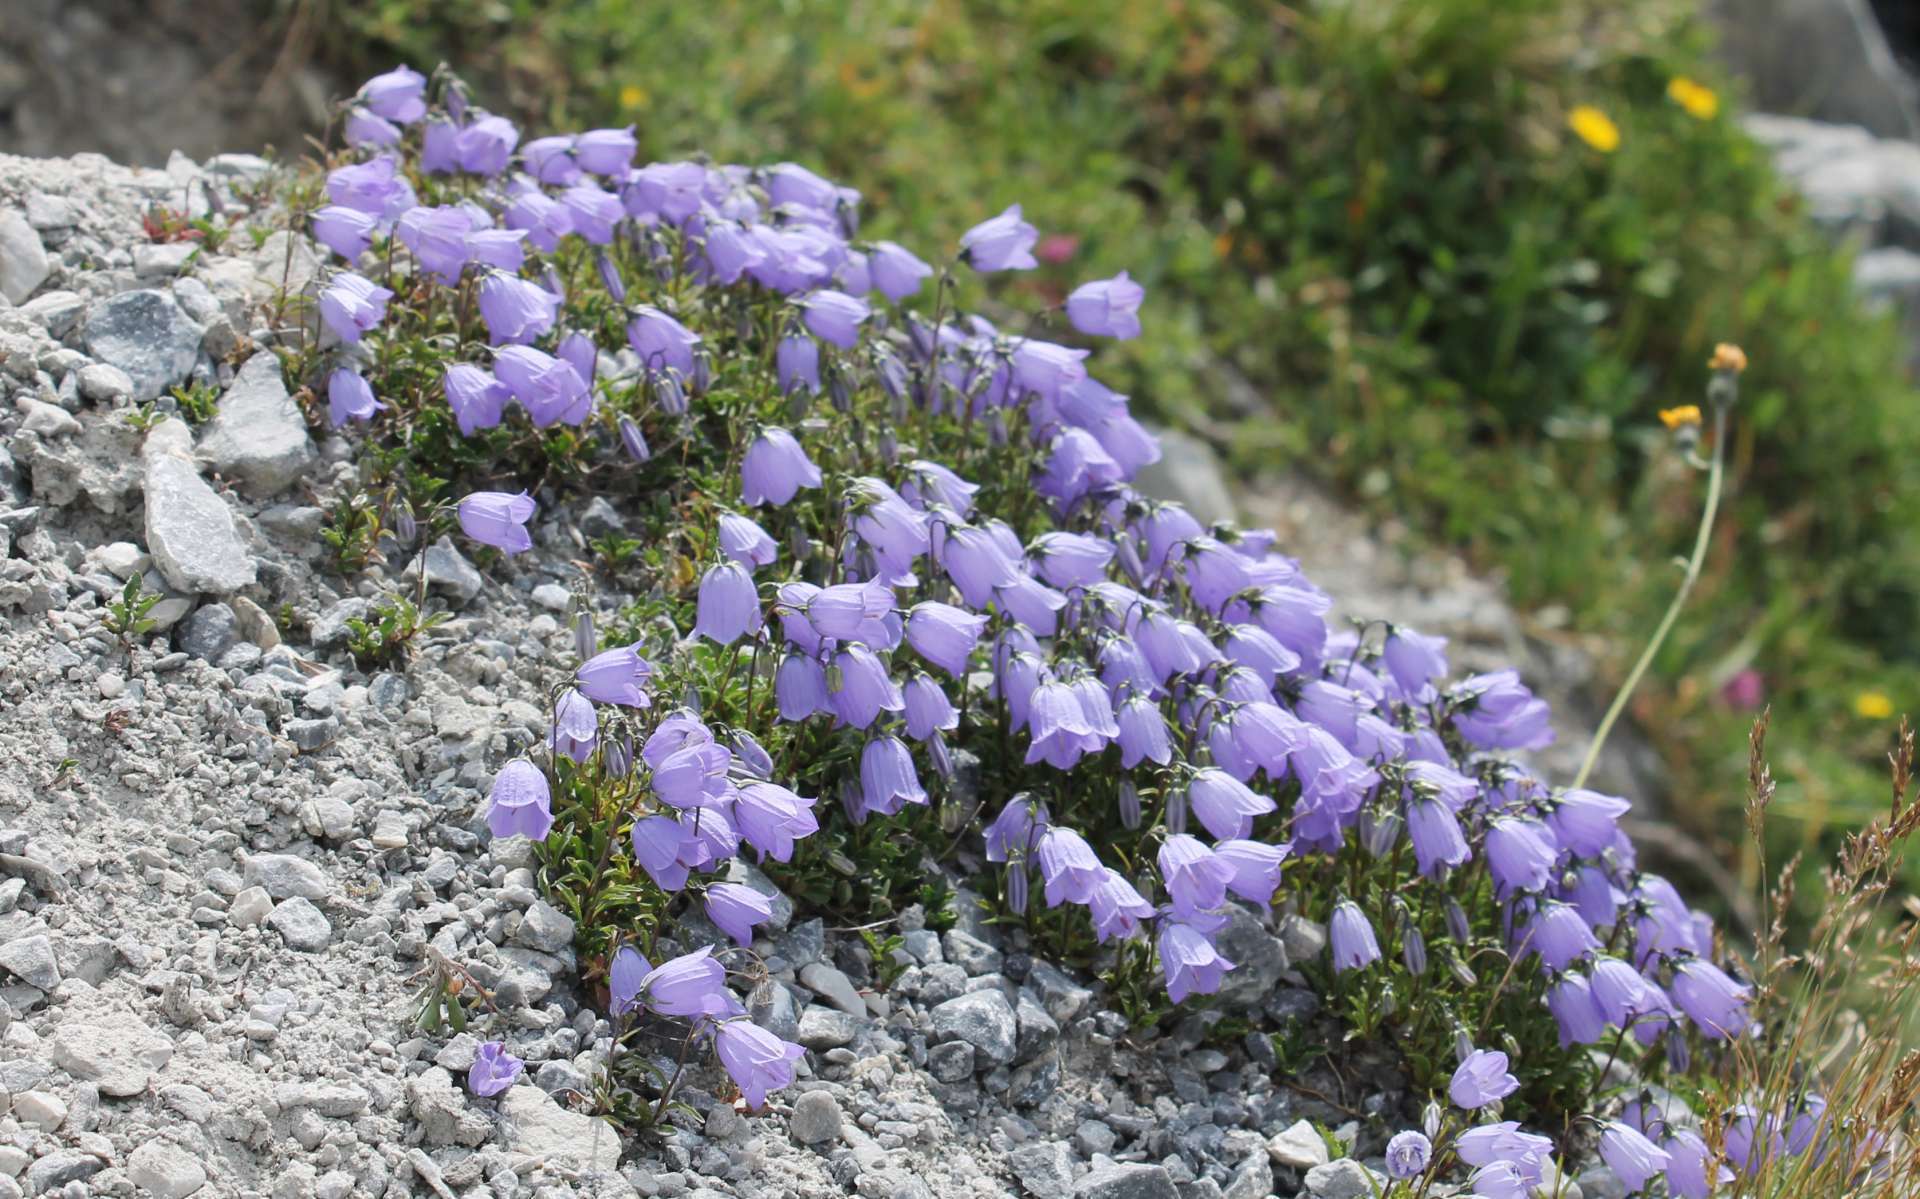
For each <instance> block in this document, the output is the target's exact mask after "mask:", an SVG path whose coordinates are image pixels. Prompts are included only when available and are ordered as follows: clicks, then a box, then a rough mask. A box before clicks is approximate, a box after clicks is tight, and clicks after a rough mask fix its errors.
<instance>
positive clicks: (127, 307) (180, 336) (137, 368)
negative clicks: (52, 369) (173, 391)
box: [87, 290, 201, 401]
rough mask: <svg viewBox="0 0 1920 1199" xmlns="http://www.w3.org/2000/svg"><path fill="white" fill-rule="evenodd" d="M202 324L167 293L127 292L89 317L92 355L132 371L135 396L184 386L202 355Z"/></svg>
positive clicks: (100, 305)
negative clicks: (194, 319) (197, 322)
mask: <svg viewBox="0 0 1920 1199" xmlns="http://www.w3.org/2000/svg"><path fill="white" fill-rule="evenodd" d="M200 336H201V331H200V326H198V325H196V324H194V323H193V319H192V318H191V317H189V316H188V315H187V314H186V312H185V311H184V310H183V309H182V308H181V307H180V305H179V303H178V302H176V301H175V300H174V298H173V296H172V294H170V293H168V292H164V291H151V290H143V291H123V292H121V293H120V294H119V295H116V296H110V297H108V298H107V299H105V300H101V301H99V302H98V303H96V304H95V305H94V306H93V308H92V309H91V310H89V311H88V313H87V352H88V353H89V354H91V355H93V357H95V358H97V359H99V360H100V361H101V362H105V363H107V364H109V365H111V366H117V367H119V368H120V369H121V370H123V371H125V372H127V377H128V378H130V379H132V380H133V398H134V399H136V400H142V401H144V400H152V399H158V398H159V397H160V396H161V395H164V394H165V393H166V390H167V389H168V388H169V387H173V386H175V385H177V384H180V383H184V382H186V380H187V376H188V375H189V374H191V373H192V372H193V364H194V362H195V361H196V360H198V358H199V356H200Z"/></svg>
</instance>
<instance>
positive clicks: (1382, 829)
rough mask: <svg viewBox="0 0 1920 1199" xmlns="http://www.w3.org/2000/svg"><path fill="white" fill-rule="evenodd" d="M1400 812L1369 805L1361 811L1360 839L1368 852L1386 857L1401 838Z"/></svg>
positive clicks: (1377, 856) (1378, 856)
mask: <svg viewBox="0 0 1920 1199" xmlns="http://www.w3.org/2000/svg"><path fill="white" fill-rule="evenodd" d="M1400 825H1401V820H1400V813H1398V812H1395V811H1392V810H1391V809H1381V808H1374V807H1371V806H1370V807H1367V808H1365V809H1363V810H1362V811H1361V813H1360V840H1361V843H1362V844H1364V845H1365V846H1366V847H1367V852H1368V853H1370V854H1372V855H1373V856H1374V857H1376V858H1384V857H1386V856H1387V855H1388V854H1390V853H1392V852H1393V846H1394V843H1395V842H1397V841H1398V840H1400Z"/></svg>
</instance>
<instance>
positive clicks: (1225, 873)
mask: <svg viewBox="0 0 1920 1199" xmlns="http://www.w3.org/2000/svg"><path fill="white" fill-rule="evenodd" d="M1155 862H1156V863H1157V864H1158V865H1159V867H1160V881H1161V882H1162V883H1163V884H1164V885H1165V886H1166V888H1167V894H1168V895H1171V896H1172V897H1173V910H1174V913H1175V914H1176V915H1179V916H1183V917H1184V916H1191V915H1193V914H1195V913H1198V912H1210V911H1212V910H1213V909H1215V908H1217V907H1219V906H1220V905H1221V904H1223V903H1225V902H1226V901H1227V887H1228V885H1229V884H1230V883H1232V882H1233V877H1234V871H1233V866H1232V865H1231V864H1230V863H1228V862H1224V861H1221V860H1220V858H1219V856H1218V855H1216V854H1215V853H1214V852H1213V850H1211V849H1208V848H1207V846H1206V844H1205V843H1204V842H1202V841H1201V840H1200V839H1199V838H1197V837H1190V836H1188V835H1187V834H1185V833H1175V834H1173V835H1172V836H1170V837H1168V838H1167V839H1166V841H1164V842H1163V843H1161V846H1160V853H1159V855H1158V856H1157V857H1156V858H1155Z"/></svg>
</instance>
